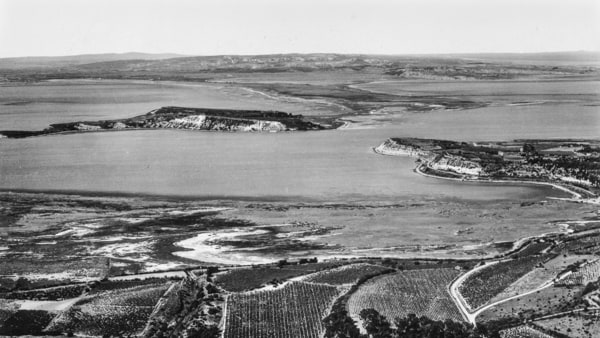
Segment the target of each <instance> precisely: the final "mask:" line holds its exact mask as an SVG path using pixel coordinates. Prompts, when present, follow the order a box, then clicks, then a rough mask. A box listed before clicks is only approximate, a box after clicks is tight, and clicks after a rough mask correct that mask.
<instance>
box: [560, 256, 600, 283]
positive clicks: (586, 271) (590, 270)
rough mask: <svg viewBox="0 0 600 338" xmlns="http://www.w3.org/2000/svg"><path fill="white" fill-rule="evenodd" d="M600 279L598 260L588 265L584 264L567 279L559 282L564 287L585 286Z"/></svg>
mask: <svg viewBox="0 0 600 338" xmlns="http://www.w3.org/2000/svg"><path fill="white" fill-rule="evenodd" d="M598 278H600V258H598V257H596V259H595V260H594V261H592V262H590V263H589V264H585V265H584V266H582V267H581V268H579V269H578V270H577V271H575V272H573V273H572V274H570V275H569V276H568V277H567V278H565V279H564V280H562V281H561V284H564V285H585V284H587V283H590V282H595V281H596V280H598Z"/></svg>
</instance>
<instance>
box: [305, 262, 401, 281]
mask: <svg viewBox="0 0 600 338" xmlns="http://www.w3.org/2000/svg"><path fill="white" fill-rule="evenodd" d="M385 271H390V269H389V268H385V267H383V266H379V265H372V264H351V265H345V266H342V267H339V268H336V269H331V270H327V271H320V272H315V273H313V274H310V275H308V276H306V277H304V278H302V280H303V281H305V282H312V283H324V284H332V285H340V284H354V283H356V282H357V281H358V280H359V279H360V278H362V277H366V276H372V275H377V274H380V273H382V272H385Z"/></svg>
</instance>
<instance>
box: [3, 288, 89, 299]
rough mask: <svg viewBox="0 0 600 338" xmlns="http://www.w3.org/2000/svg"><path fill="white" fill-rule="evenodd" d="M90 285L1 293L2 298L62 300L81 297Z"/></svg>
mask: <svg viewBox="0 0 600 338" xmlns="http://www.w3.org/2000/svg"><path fill="white" fill-rule="evenodd" d="M87 287H88V286H87V285H86V284H73V285H65V286H57V287H52V288H45V289H35V290H28V291H14V292H4V293H0V298H5V299H29V300H62V299H68V298H75V297H79V296H80V295H81V294H82V293H83V291H84V290H85V289H86V288H87Z"/></svg>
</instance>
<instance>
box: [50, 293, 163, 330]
mask: <svg viewBox="0 0 600 338" xmlns="http://www.w3.org/2000/svg"><path fill="white" fill-rule="evenodd" d="M169 286H170V284H169V283H161V284H152V285H142V286H137V287H132V288H127V289H115V290H111V291H103V292H99V293H96V294H94V295H91V296H87V297H84V298H83V299H81V300H80V301H79V302H77V303H76V304H75V305H74V306H73V307H71V308H70V309H69V310H68V311H67V312H65V313H63V314H61V315H60V317H58V318H57V319H56V320H55V321H54V322H53V324H52V325H51V327H50V328H49V329H50V330H51V331H53V330H55V331H58V332H66V333H69V332H72V333H76V334H82V335H92V336H95V335H96V336H97V335H105V334H109V335H118V336H124V335H134V334H138V333H140V332H141V331H142V330H143V329H144V327H145V325H146V322H147V321H148V318H149V317H150V314H151V313H152V311H153V309H154V306H155V305H156V303H157V302H158V300H159V299H160V297H161V296H162V295H163V294H164V293H165V291H166V290H167V289H168V288H169Z"/></svg>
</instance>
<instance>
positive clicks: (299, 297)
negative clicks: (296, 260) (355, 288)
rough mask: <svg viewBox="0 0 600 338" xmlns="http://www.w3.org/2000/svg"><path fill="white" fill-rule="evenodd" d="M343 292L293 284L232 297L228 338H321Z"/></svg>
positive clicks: (225, 334) (227, 311)
mask: <svg viewBox="0 0 600 338" xmlns="http://www.w3.org/2000/svg"><path fill="white" fill-rule="evenodd" d="M342 291H343V289H340V288H338V287H334V286H329V285H323V284H312V283H304V282H291V283H289V284H286V285H285V286H283V287H281V288H279V289H276V290H263V291H255V292H247V293H234V294H231V295H229V297H228V298H227V304H226V318H225V332H224V337H226V338H237V337H248V338H253V337H286V338H287V337H289V338H305V337H315V338H316V337H320V336H321V335H322V334H323V332H324V328H323V325H322V323H321V319H323V318H324V317H325V316H326V314H327V311H328V310H329V307H330V306H331V305H332V303H333V301H334V299H335V298H337V297H338V296H339V294H340V292H342Z"/></svg>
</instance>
